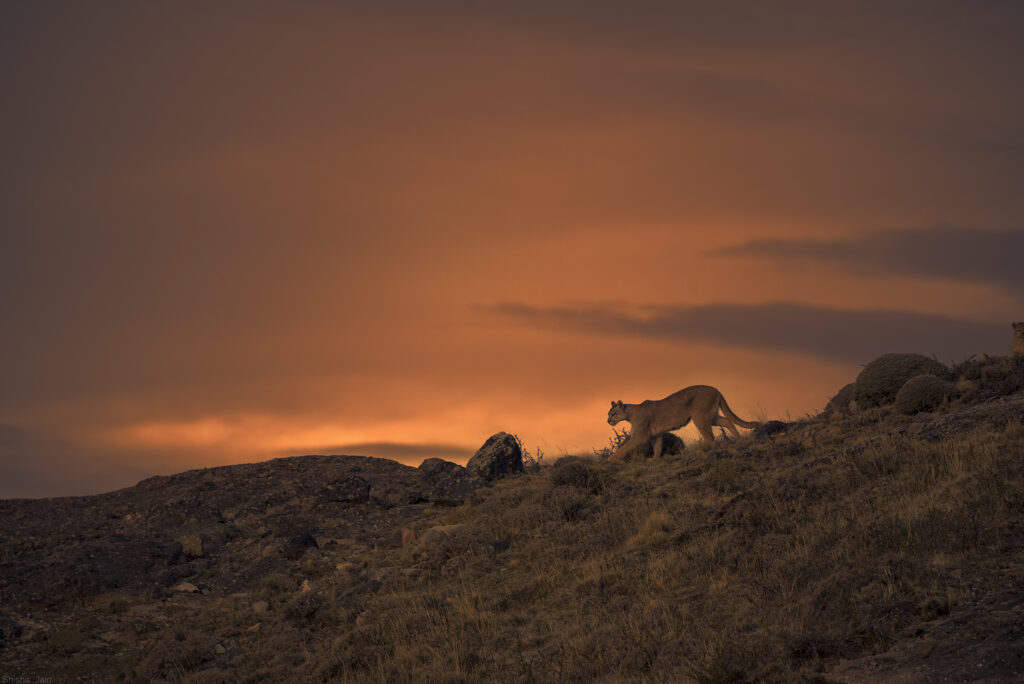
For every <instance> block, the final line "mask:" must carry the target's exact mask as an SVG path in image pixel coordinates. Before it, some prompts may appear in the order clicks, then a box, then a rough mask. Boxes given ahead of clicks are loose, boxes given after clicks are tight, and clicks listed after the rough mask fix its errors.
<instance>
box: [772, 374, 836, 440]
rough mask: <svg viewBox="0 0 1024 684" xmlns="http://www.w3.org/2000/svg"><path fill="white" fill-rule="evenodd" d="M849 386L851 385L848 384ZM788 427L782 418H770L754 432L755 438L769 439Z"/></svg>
mask: <svg viewBox="0 0 1024 684" xmlns="http://www.w3.org/2000/svg"><path fill="white" fill-rule="evenodd" d="M847 387H849V385H847ZM788 427H789V423H785V422H783V421H781V420H769V421H768V422H767V423H763V424H762V425H761V426H760V427H758V428H757V431H756V432H755V433H754V439H768V438H769V437H771V436H773V435H777V434H778V433H780V432H785V430H786V428H788Z"/></svg>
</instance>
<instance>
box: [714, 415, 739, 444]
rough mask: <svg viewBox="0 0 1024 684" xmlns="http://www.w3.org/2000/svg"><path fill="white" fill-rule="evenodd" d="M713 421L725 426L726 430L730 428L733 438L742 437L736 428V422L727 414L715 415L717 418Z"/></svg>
mask: <svg viewBox="0 0 1024 684" xmlns="http://www.w3.org/2000/svg"><path fill="white" fill-rule="evenodd" d="M712 422H713V423H714V424H715V425H717V426H719V427H723V428H725V429H726V430H728V431H729V432H730V433H731V434H732V436H733V439H739V438H740V431H739V430H737V429H736V424H735V423H734V422H732V421H731V420H729V419H728V418H726V417H725V416H715V420H714V421H712Z"/></svg>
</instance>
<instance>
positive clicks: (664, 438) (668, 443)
mask: <svg viewBox="0 0 1024 684" xmlns="http://www.w3.org/2000/svg"><path fill="white" fill-rule="evenodd" d="M685 451H686V443H685V442H683V440H682V439H681V438H680V437H679V435H677V434H675V433H673V432H666V433H663V434H662V435H661V457H662V458H665V457H666V456H681V455H682V454H683V453H684V452H685Z"/></svg>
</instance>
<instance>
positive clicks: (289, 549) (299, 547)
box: [281, 532, 317, 560]
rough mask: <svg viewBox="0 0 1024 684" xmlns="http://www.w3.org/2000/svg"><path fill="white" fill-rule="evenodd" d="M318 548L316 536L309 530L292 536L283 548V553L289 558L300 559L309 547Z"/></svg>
mask: <svg viewBox="0 0 1024 684" xmlns="http://www.w3.org/2000/svg"><path fill="white" fill-rule="evenodd" d="M315 548H317V543H316V538H315V537H313V535H312V534H310V533H309V532H302V533H300V534H297V535H295V536H294V537H291V538H290V539H289V540H288V541H287V542H285V544H284V546H283V547H282V549H281V555H282V556H284V557H285V558H287V559H288V560H298V559H299V558H301V557H302V555H303V554H304V553H306V550H307V549H315Z"/></svg>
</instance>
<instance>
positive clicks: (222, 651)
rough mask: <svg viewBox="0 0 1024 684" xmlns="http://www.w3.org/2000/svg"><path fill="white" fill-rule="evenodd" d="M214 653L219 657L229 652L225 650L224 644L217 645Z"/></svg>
mask: <svg viewBox="0 0 1024 684" xmlns="http://www.w3.org/2000/svg"><path fill="white" fill-rule="evenodd" d="M213 652H214V653H216V654H217V655H224V654H225V653H227V652H228V649H226V648H224V645H223V644H217V645H216V646H214V647H213Z"/></svg>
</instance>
